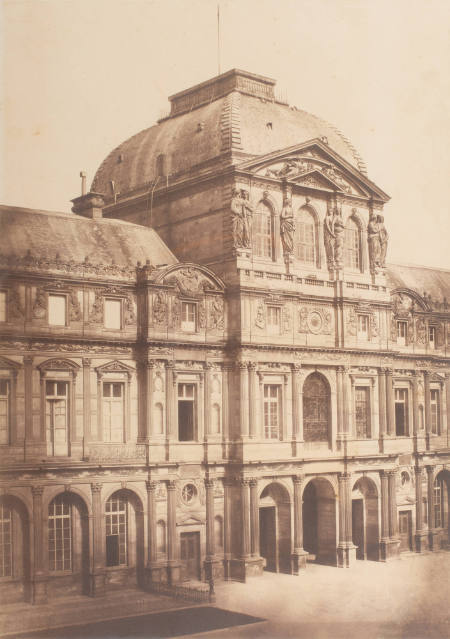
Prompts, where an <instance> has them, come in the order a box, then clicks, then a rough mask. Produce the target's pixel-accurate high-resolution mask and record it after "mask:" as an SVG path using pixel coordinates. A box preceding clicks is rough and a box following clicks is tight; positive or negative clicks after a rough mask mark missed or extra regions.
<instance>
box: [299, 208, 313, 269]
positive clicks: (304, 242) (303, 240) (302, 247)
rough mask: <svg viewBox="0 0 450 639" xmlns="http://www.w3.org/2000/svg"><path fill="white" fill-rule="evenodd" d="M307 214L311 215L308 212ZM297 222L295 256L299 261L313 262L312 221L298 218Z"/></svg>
mask: <svg viewBox="0 0 450 639" xmlns="http://www.w3.org/2000/svg"><path fill="white" fill-rule="evenodd" d="M307 215H308V217H311V215H310V214H309V213H308V214H307ZM297 224H298V226H297V247H296V248H297V257H298V259H299V260H300V261H301V262H307V263H308V264H314V263H315V255H314V249H315V242H314V223H313V222H311V221H301V220H298V221H297Z"/></svg>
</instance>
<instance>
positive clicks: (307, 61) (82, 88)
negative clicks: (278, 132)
mask: <svg viewBox="0 0 450 639" xmlns="http://www.w3.org/2000/svg"><path fill="white" fill-rule="evenodd" d="M1 8H2V23H1V31H2V33H1V36H2V37H1V42H2V63H3V69H2V70H3V73H2V76H3V78H4V82H3V83H2V84H3V90H4V92H3V100H2V107H3V109H2V126H1V133H2V146H1V154H0V158H1V161H2V166H1V169H2V170H1V175H0V203H3V204H11V205H16V206H26V207H32V208H42V209H50V210H60V211H68V210H70V207H71V204H70V199H71V198H73V197H76V196H77V195H79V193H80V178H79V172H80V170H81V169H84V170H86V171H87V174H88V182H89V184H90V182H91V181H92V179H93V177H94V174H95V171H96V169H97V167H98V166H99V165H100V163H101V162H102V160H103V159H104V158H105V156H106V155H107V154H108V153H109V152H110V151H111V150H112V149H113V148H114V147H115V146H117V145H118V144H119V143H120V142H122V141H123V140H125V139H126V138H128V137H130V136H131V135H133V134H134V133H137V132H138V131H140V130H142V129H145V128H147V127H149V126H151V125H152V124H154V123H155V122H156V120H157V118H158V117H160V116H161V115H162V114H163V113H164V112H166V111H167V110H168V107H169V104H168V102H167V96H168V95H170V94H172V93H175V92H177V91H181V90H182V89H185V88H188V87H189V86H191V85H193V84H195V83H197V82H201V81H203V80H206V79H208V78H210V77H212V76H214V75H216V74H217V16H216V12H217V1H216V0H3V1H2V2H1ZM220 11H221V35H222V37H221V71H222V72H224V71H227V70H228V69H231V68H234V67H237V68H241V69H245V70H248V71H252V72H255V73H260V74H262V75H266V76H269V77H273V78H275V79H277V81H278V88H279V89H281V90H282V91H283V93H284V94H285V95H286V97H287V100H288V101H289V103H290V104H293V105H296V106H297V107H299V108H301V109H305V110H306V111H310V112H311V113H314V114H315V115H318V116H320V117H322V118H324V119H325V120H328V121H329V122H331V123H332V124H334V125H335V126H337V127H338V128H339V129H340V130H341V131H342V132H343V133H344V134H345V135H346V136H347V137H348V138H349V139H350V140H351V142H352V143H353V145H354V146H355V147H356V148H357V149H358V151H359V152H360V154H361V155H362V157H363V159H364V161H365V162H366V164H367V167H368V174H369V177H370V178H371V179H372V180H373V181H374V182H375V183H376V184H378V186H380V187H381V188H382V189H383V190H384V191H386V192H387V193H388V194H389V195H390V196H391V197H392V200H391V202H390V203H389V204H388V205H387V207H386V209H385V212H386V226H387V227H388V230H389V232H390V237H391V240H390V246H389V255H388V258H389V261H391V262H407V263H415V264H424V265H429V266H441V267H444V268H450V258H449V252H450V251H449V247H450V214H449V206H450V144H449V142H450V140H449V130H450V126H449V125H450V71H449V69H450V2H449V0H221V1H220ZM296 142H297V141H296V140H292V144H295V143H296Z"/></svg>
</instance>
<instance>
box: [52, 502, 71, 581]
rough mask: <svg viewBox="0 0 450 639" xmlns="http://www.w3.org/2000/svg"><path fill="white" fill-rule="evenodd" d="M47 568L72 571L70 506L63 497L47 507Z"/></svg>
mask: <svg viewBox="0 0 450 639" xmlns="http://www.w3.org/2000/svg"><path fill="white" fill-rule="evenodd" d="M48 567H49V570H51V571H58V570H72V522H71V506H70V504H69V503H68V502H67V501H64V498H63V497H56V498H55V499H54V500H53V501H52V502H51V504H50V506H49V507H48Z"/></svg>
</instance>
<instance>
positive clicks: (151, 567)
mask: <svg viewBox="0 0 450 639" xmlns="http://www.w3.org/2000/svg"><path fill="white" fill-rule="evenodd" d="M145 486H146V488H147V545H148V557H147V582H148V583H151V582H152V581H159V580H160V574H159V571H158V570H157V569H156V562H157V555H156V552H157V550H156V489H157V487H158V482H156V481H151V480H149V481H146V482H145Z"/></svg>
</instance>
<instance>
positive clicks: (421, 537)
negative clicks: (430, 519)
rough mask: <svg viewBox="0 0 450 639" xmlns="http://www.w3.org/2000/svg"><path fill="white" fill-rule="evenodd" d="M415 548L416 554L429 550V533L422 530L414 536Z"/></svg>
mask: <svg viewBox="0 0 450 639" xmlns="http://www.w3.org/2000/svg"><path fill="white" fill-rule="evenodd" d="M414 546H415V549H416V552H425V550H428V532H427V531H425V530H421V531H418V532H416V534H415V535H414Z"/></svg>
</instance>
